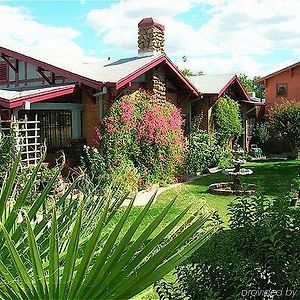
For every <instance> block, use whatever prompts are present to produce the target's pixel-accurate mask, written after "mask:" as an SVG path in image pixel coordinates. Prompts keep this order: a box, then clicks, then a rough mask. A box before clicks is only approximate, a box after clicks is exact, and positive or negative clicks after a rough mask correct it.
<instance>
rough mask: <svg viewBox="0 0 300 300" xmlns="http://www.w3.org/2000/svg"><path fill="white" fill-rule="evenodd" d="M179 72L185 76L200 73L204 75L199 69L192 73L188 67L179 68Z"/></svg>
mask: <svg viewBox="0 0 300 300" xmlns="http://www.w3.org/2000/svg"><path fill="white" fill-rule="evenodd" d="M181 73H182V74H183V75H184V76H186V77H189V76H201V75H204V73H203V72H202V71H199V72H197V73H194V72H193V71H191V70H190V69H186V68H184V69H183V70H181Z"/></svg>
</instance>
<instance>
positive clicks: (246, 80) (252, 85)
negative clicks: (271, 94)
mask: <svg viewBox="0 0 300 300" xmlns="http://www.w3.org/2000/svg"><path fill="white" fill-rule="evenodd" d="M259 78H260V77H259V76H254V77H253V78H250V77H249V76H248V75H246V74H243V73H241V74H239V80H240V82H241V83H242V85H243V87H244V88H245V89H246V91H247V92H248V93H251V92H255V95H256V97H258V98H261V99H263V98H265V91H264V89H263V87H262V85H260V84H258V83H257V80H258V79H259Z"/></svg>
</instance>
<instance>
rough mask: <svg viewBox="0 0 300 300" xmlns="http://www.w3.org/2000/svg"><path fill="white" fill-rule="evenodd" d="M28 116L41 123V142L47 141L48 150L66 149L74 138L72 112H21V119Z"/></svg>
mask: <svg viewBox="0 0 300 300" xmlns="http://www.w3.org/2000/svg"><path fill="white" fill-rule="evenodd" d="M25 115H27V117H28V119H29V120H34V118H35V115H37V116H38V120H39V121H40V125H39V126H40V135H41V142H44V140H46V145H47V147H48V148H50V149H51V148H52V149H53V148H54V149H55V148H65V147H68V146H69V144H70V140H71V138H72V112H71V111H70V110H28V111H23V110H22V111H20V112H19V117H21V118H22V117H24V116H25Z"/></svg>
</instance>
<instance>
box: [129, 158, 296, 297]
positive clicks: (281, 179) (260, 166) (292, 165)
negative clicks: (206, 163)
mask: <svg viewBox="0 0 300 300" xmlns="http://www.w3.org/2000/svg"><path fill="white" fill-rule="evenodd" d="M246 167H247V168H250V169H252V170H253V174H252V175H250V176H248V177H247V178H245V179H244V182H245V183H254V184H256V185H257V187H258V188H259V189H260V190H262V191H263V192H264V194H265V195H267V196H269V197H275V196H277V195H280V194H286V193H287V192H288V191H289V190H290V186H291V181H292V179H293V178H294V177H295V176H296V175H297V173H298V172H299V170H300V169H299V167H300V161H299V160H295V161H280V162H259V163H252V162H251V163H247V165H246ZM227 180H228V178H227V177H226V176H225V175H223V174H221V173H217V174H210V175H207V176H204V177H201V178H199V179H197V180H195V181H193V182H190V183H186V184H182V185H180V186H178V187H176V188H173V189H171V190H168V191H165V192H163V193H161V194H160V195H159V196H158V198H157V200H156V202H155V203H154V204H153V206H152V208H151V209H150V213H149V216H147V218H146V219H145V225H146V224H147V223H148V222H150V221H151V219H152V218H154V217H155V216H156V215H157V214H158V213H159V212H160V211H161V210H162V208H163V207H165V205H166V204H167V203H168V202H169V201H170V200H171V199H173V198H174V197H176V196H177V201H176V203H175V205H174V206H173V208H172V210H171V213H170V214H169V216H168V218H167V220H166V222H165V223H163V224H162V225H161V227H163V226H164V225H165V224H166V223H167V222H169V221H170V220H172V219H173V218H174V216H175V215H177V214H178V213H179V211H181V210H182V209H183V208H184V207H186V206H187V205H188V204H190V203H193V207H192V211H193V210H196V209H198V208H199V207H201V205H203V201H206V203H207V204H208V205H209V206H210V207H211V208H213V209H215V210H217V211H218V212H219V214H220V216H221V218H222V219H223V221H224V222H225V223H226V222H227V220H228V219H227V215H226V212H227V205H228V204H229V203H230V202H231V201H232V200H234V197H233V196H217V195H211V194H209V193H208V192H207V188H208V186H209V185H210V184H211V183H214V182H220V181H227ZM140 209H141V208H134V214H133V215H132V216H131V217H134V216H135V215H136V214H137V213H138V212H139V211H140ZM155 298H156V294H155V293H154V291H153V290H152V288H149V289H148V290H147V291H145V292H144V293H142V294H140V295H139V296H138V297H137V298H136V299H155Z"/></svg>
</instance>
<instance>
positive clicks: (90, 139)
mask: <svg viewBox="0 0 300 300" xmlns="http://www.w3.org/2000/svg"><path fill="white" fill-rule="evenodd" d="M99 126H100V114H99V101H98V100H97V101H96V102H93V101H92V100H91V98H90V97H89V96H88V95H87V94H86V93H85V92H83V93H82V136H83V137H84V138H85V139H86V143H87V145H89V146H95V137H96V135H95V128H96V127H99Z"/></svg>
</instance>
